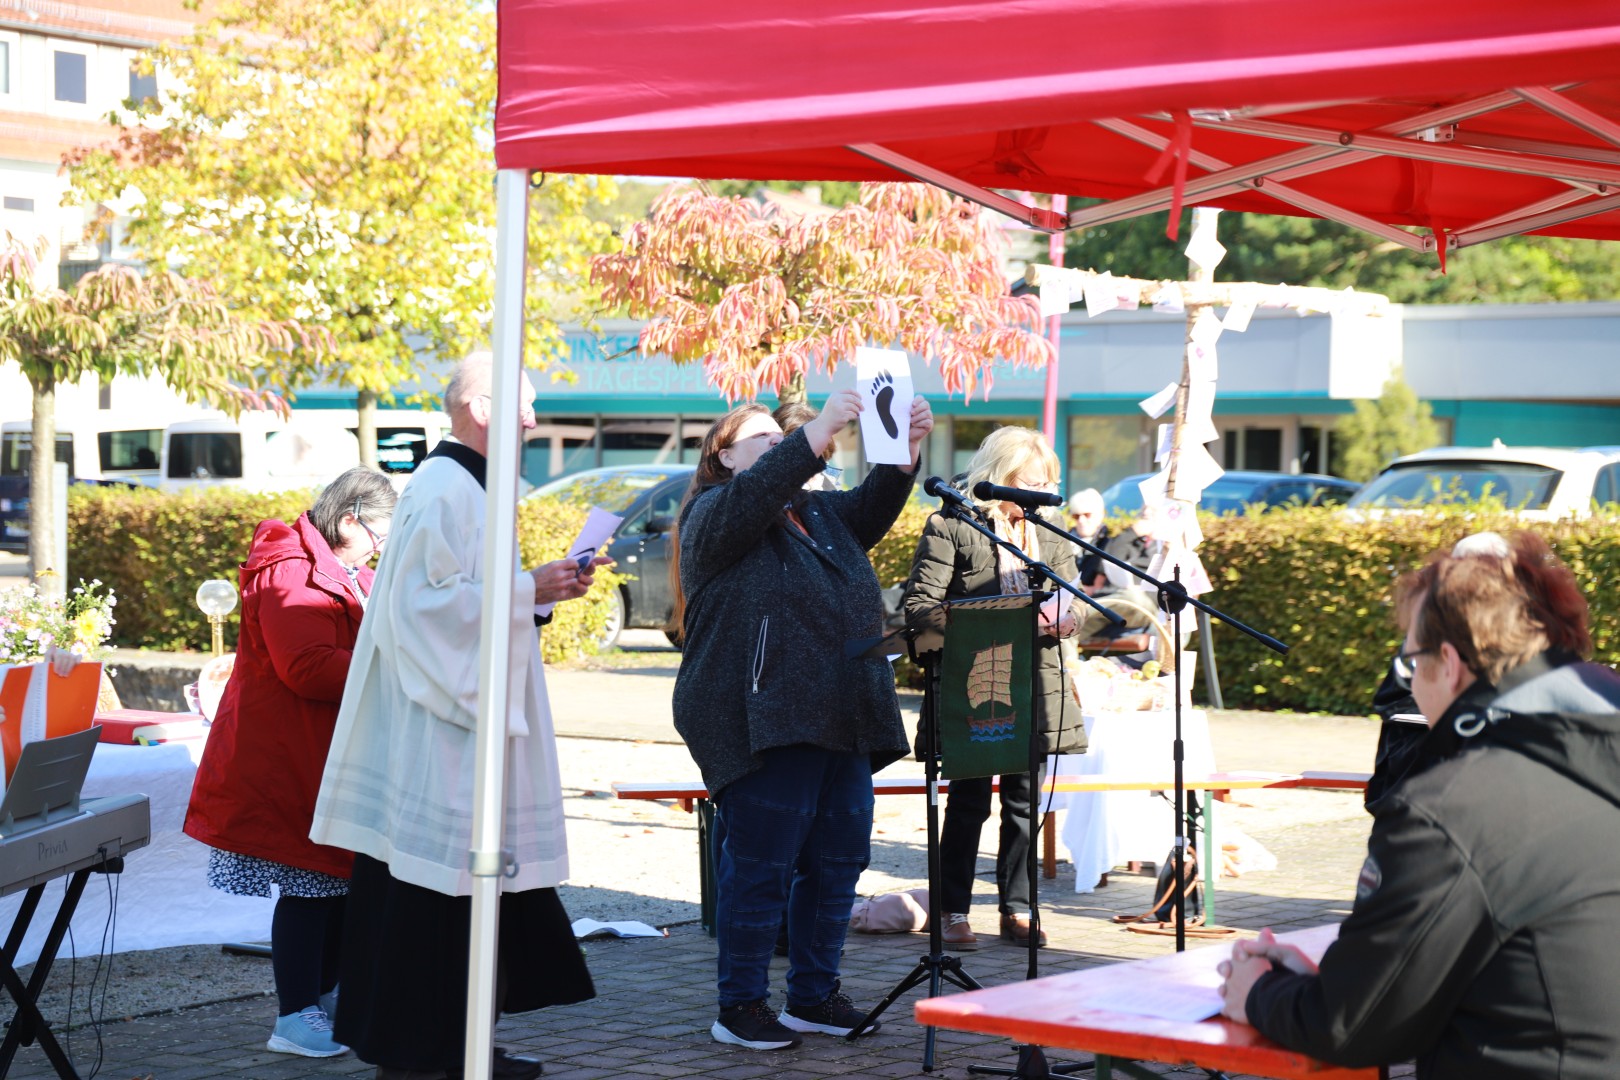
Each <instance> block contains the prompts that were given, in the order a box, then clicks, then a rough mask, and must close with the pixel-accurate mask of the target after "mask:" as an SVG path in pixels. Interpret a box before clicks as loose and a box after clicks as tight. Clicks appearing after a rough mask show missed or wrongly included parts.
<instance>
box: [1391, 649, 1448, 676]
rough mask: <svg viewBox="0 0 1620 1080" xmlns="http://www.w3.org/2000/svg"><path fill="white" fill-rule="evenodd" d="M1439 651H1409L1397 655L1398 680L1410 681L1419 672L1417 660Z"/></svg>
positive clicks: (1396, 671)
mask: <svg viewBox="0 0 1620 1080" xmlns="http://www.w3.org/2000/svg"><path fill="white" fill-rule="evenodd" d="M1437 651H1438V650H1437V649H1433V648H1428V649H1407V650H1406V651H1404V652H1398V653H1396V654H1395V664H1394V666H1395V674H1396V676H1397V677H1398V678H1401V679H1406V680H1409V679H1411V678H1412V675H1413V673H1415V672H1416V671H1417V665H1416V660H1417V658H1418V657H1420V656H1423V655H1425V654H1427V653H1433V652H1437Z"/></svg>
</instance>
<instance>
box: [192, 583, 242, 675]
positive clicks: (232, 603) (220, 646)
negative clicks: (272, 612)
mask: <svg viewBox="0 0 1620 1080" xmlns="http://www.w3.org/2000/svg"><path fill="white" fill-rule="evenodd" d="M197 606H198V607H199V608H201V609H202V613H203V614H204V615H206V616H208V622H209V625H210V626H212V627H213V631H214V655H215V656H220V655H222V654H223V653H224V652H225V616H227V615H229V614H230V613H231V612H233V611H235V610H236V586H235V585H232V584H231V583H230V582H228V581H226V580H225V579H224V578H211V579H210V580H208V581H205V582H203V583H202V584H201V585H199V586H197Z"/></svg>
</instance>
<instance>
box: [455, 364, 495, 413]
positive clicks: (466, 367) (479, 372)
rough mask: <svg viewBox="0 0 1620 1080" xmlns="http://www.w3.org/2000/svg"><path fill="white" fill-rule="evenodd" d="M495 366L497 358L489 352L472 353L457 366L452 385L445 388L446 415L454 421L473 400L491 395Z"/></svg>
mask: <svg viewBox="0 0 1620 1080" xmlns="http://www.w3.org/2000/svg"><path fill="white" fill-rule="evenodd" d="M494 366H495V357H494V355H493V354H492V353H487V352H475V353H470V354H469V355H468V356H467V358H466V359H465V360H463V361H462V362H461V363H459V364H457V365H456V370H455V371H454V372H452V373H451V375H450V385H448V386H446V387H445V388H444V411H445V415H447V416H449V417H450V418H451V419H454V418H455V415H456V413H457V411H458V410H461V409H465V408H466V407H467V403H468V402H469V401H471V400H472V399H473V398H475V397H478V396H479V395H480V394H487V393H489V387H490V381H491V379H492V378H493V369H494Z"/></svg>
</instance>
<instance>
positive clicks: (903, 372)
mask: <svg viewBox="0 0 1620 1080" xmlns="http://www.w3.org/2000/svg"><path fill="white" fill-rule="evenodd" d="M855 389H856V390H857V391H858V392H859V393H860V395H861V405H862V406H863V408H862V409H861V447H862V449H863V450H864V451H865V453H866V460H867V461H868V462H870V463H871V464H873V465H910V464H911V445H910V444H911V437H910V432H911V399H912V396H913V394H912V389H911V362H910V361H909V360H908V359H907V358H906V354H905V353H904V352H903V351H901V350H899V349H869V348H866V347H864V346H863V347H861V348H858V349H856V350H855Z"/></svg>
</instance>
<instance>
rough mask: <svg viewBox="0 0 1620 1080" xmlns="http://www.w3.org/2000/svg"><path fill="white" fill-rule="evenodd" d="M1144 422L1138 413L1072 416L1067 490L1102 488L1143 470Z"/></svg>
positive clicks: (1067, 463) (1070, 421) (1065, 487)
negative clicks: (1141, 459) (1131, 414)
mask: <svg viewBox="0 0 1620 1080" xmlns="http://www.w3.org/2000/svg"><path fill="white" fill-rule="evenodd" d="M1142 438H1143V436H1142V426H1141V422H1140V421H1139V420H1137V418H1136V417H1134V416H1073V417H1070V418H1069V459H1068V461H1066V462H1065V463H1064V464H1065V465H1067V467H1068V468H1067V470H1066V471H1065V473H1064V478H1063V479H1064V491H1065V492H1066V493H1067V494H1069V495H1073V494H1074V493H1075V492H1077V491H1084V490H1085V489H1086V488H1088V487H1090V488H1096V489H1097V490H1098V491H1101V490H1102V489H1103V488H1105V487H1107V486H1108V485H1110V484H1112V483H1113V482H1114V481H1116V480H1119V479H1122V478H1123V477H1126V476H1129V475H1131V474H1132V473H1136V472H1141V471H1142V470H1143V465H1142V463H1141V461H1140V460H1139V453H1140V451H1139V449H1138V448H1139V447H1140V446H1142Z"/></svg>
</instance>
